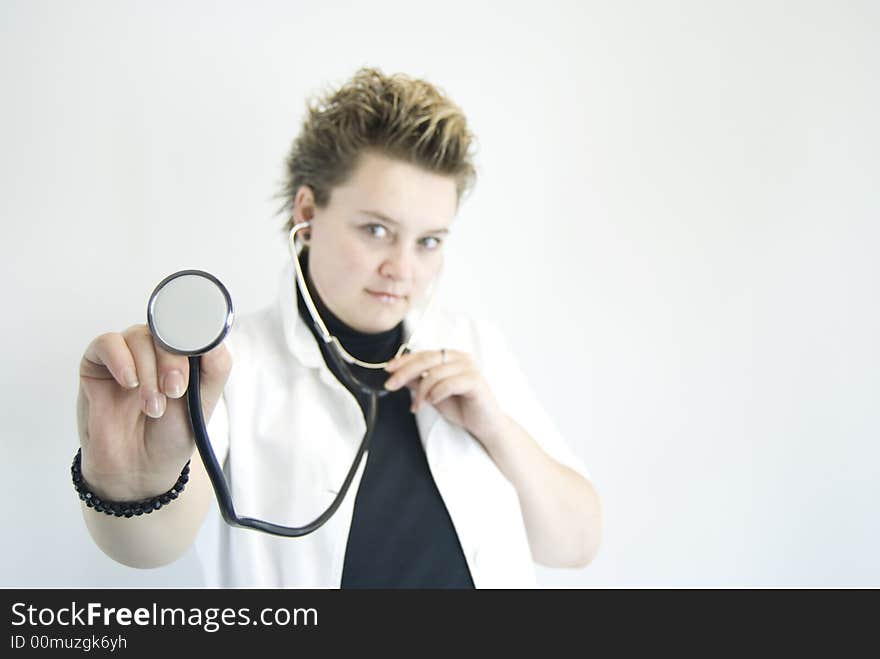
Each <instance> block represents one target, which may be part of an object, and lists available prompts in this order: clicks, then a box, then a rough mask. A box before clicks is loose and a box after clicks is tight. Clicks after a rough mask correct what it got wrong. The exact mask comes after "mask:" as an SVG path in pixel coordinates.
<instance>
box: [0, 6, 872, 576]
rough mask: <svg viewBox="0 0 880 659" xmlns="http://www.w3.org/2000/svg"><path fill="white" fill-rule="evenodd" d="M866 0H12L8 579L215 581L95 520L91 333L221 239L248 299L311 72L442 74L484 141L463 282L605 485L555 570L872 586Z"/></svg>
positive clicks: (3, 70)
mask: <svg viewBox="0 0 880 659" xmlns="http://www.w3.org/2000/svg"><path fill="white" fill-rule="evenodd" d="M878 32H880V10H878V5H877V4H876V3H871V2H861V3H860V2H846V3H841V2H832V1H828V2H779V1H767V0H764V1H761V2H742V1H737V2H734V1H731V2H698V1H693V2H649V1H644V2H584V1H583V0H577V1H570V2H549V1H548V2H542V3H534V2H497V3H485V2H484V3H480V2H474V1H473V0H468V1H467V2H461V1H458V0H450V1H445V2H442V3H430V4H427V3H426V4H424V5H421V4H420V3H413V2H409V1H406V2H405V1H399V2H393V1H386V2H383V1H373V2H369V3H356V2H351V3H345V2H328V1H324V2H320V3H315V2H274V3H273V2H237V3H233V2H115V1H114V2H110V1H107V2H39V1H10V0H0V94H2V102H0V212H2V228H3V233H2V241H0V250H2V253H0V254H2V259H0V264H2V266H0V267H2V269H3V272H2V275H3V276H2V291H0V293H2V301H3V307H4V311H3V314H2V330H0V331H2V348H3V368H2V372H0V411H2V426H0V427H2V442H3V444H2V448H3V455H4V457H3V460H2V462H0V482H2V484H3V490H2V494H3V500H2V506H0V508H2V513H0V514H2V520H0V521H2V526H3V536H4V541H3V542H2V543H0V585H2V586H141V585H143V586H147V585H149V586H175V585H183V586H198V585H200V584H201V576H200V575H199V572H198V564H197V562H196V560H195V557H194V555H193V553H192V552H190V553H188V554H186V555H185V556H184V557H183V558H182V559H181V560H180V561H178V562H177V563H175V564H173V565H171V566H169V567H167V568H162V569H158V570H152V571H138V570H133V569H130V568H126V567H123V566H121V565H117V564H115V563H114V562H112V561H111V560H110V559H108V558H106V557H105V556H104V555H103V554H102V553H101V552H100V551H99V550H98V549H97V548H96V547H95V546H94V545H93V544H92V542H91V540H90V538H89V536H88V533H87V531H86V529H85V526H84V524H83V522H82V518H81V515H80V512H79V505H78V500H77V498H76V495H75V493H74V491H73V487H72V485H71V483H70V478H69V464H70V460H71V458H72V456H73V454H74V452H75V450H76V447H77V446H78V438H77V434H76V420H75V399H76V391H77V369H78V364H79V360H80V357H81V355H82V352H83V350H84V349H85V347H86V345H87V344H88V343H89V341H90V340H91V339H92V338H93V337H95V336H97V335H98V334H100V333H103V332H105V331H111V330H112V331H122V330H123V329H125V328H126V327H128V326H129V325H131V324H134V323H143V322H145V309H146V300H147V297H148V295H149V293H150V291H152V289H153V287H154V286H155V284H156V283H157V282H158V281H159V280H161V279H162V278H163V277H164V276H166V275H167V274H170V273H171V272H174V271H176V270H180V269H183V268H202V269H205V270H208V271H211V272H214V273H215V274H217V275H218V276H219V277H220V278H221V279H222V280H223V281H224V282H225V283H226V284H227V286H228V287H229V288H230V290H231V292H232V295H233V299H234V300H235V303H236V308H237V310H239V311H240V312H248V311H253V310H256V309H258V308H260V307H262V306H263V305H265V304H268V303H269V302H270V301H271V299H272V297H273V296H274V294H275V286H276V280H277V276H278V272H279V269H280V268H281V267H282V265H283V263H284V261H285V259H286V258H287V254H286V251H285V246H284V242H283V237H282V234H281V233H280V231H279V228H280V226H281V224H282V222H283V218H280V217H277V216H275V215H274V213H275V211H276V210H277V207H278V200H277V199H274V198H273V195H274V194H275V193H276V191H277V190H278V184H279V182H280V180H281V176H282V167H283V160H284V157H285V154H286V152H287V149H288V147H289V145H290V143H291V141H292V140H293V138H294V137H295V135H296V133H297V131H298V129H299V123H300V121H301V118H302V115H303V109H304V107H305V99H306V98H307V97H308V96H310V95H312V94H314V93H316V92H319V91H321V90H323V89H324V88H326V87H327V86H328V85H338V84H341V83H342V82H344V81H345V80H346V79H347V78H348V77H349V76H350V75H351V74H352V73H354V71H355V70H356V69H357V68H358V67H359V66H362V65H373V66H378V67H380V68H382V69H383V70H384V71H385V72H387V73H393V72H396V71H402V72H406V73H409V74H410V75H414V76H417V77H425V78H427V79H428V80H430V81H431V82H433V83H434V84H436V85H437V86H438V87H440V88H442V89H443V90H445V91H446V92H447V93H448V94H449V95H450V96H451V97H452V98H453V100H455V101H456V102H457V103H458V104H459V105H460V106H461V107H462V109H463V110H464V111H465V113H466V114H467V116H468V117H469V120H470V122H471V124H472V127H473V130H474V132H475V133H476V134H477V136H478V138H479V152H478V167H479V175H480V179H479V182H478V184H477V188H476V190H475V192H474V194H473V195H472V197H470V198H469V199H468V200H467V201H466V202H465V204H464V206H463V208H462V210H461V212H460V215H459V218H458V219H457V222H456V225H455V231H454V234H455V235H454V238H453V240H452V242H451V244H450V245H449V247H448V249H449V259H448V261H447V274H448V280H447V292H451V294H452V295H453V296H454V297H455V298H456V299H457V301H458V302H459V303H460V304H461V305H462V306H463V307H465V308H466V309H467V308H476V309H479V310H480V311H483V312H485V313H486V314H487V315H489V316H491V317H493V318H494V319H495V320H496V321H497V322H498V323H499V324H500V325H501V327H502V328H503V329H504V330H505V332H506V334H507V337H508V340H509V342H510V343H511V344H512V345H513V347H514V348H516V349H517V351H518V353H519V355H520V356H521V359H522V366H523V368H524V370H525V371H526V373H527V374H528V375H529V376H530V377H531V379H532V380H533V382H534V387H535V391H536V392H537V394H538V396H539V398H540V400H541V401H542V402H543V403H544V405H545V406H546V407H547V408H548V410H549V411H550V412H551V413H552V414H553V416H554V417H555V418H556V419H557V421H558V425H559V427H560V429H561V430H562V431H563V433H564V434H565V435H566V436H567V438H568V439H569V441H570V443H571V445H572V447H573V448H574V450H575V451H576V452H577V453H578V455H580V456H581V457H582V458H583V459H584V461H585V462H586V464H587V466H588V468H589V469H590V471H591V473H592V475H593V476H594V479H595V483H596V485H597V487H598V489H599V491H600V493H601V495H602V500H603V503H604V511H605V536H604V543H603V545H602V548H601V551H600V555H599V556H598V558H597V559H596V560H595V562H594V563H593V564H591V565H590V566H589V567H587V568H586V569H583V570H549V569H543V568H542V569H540V570H539V579H540V583H541V584H542V585H545V586H580V587H639V586H649V587H654V586H673V587H685V586H731V587H740V586H866V585H873V586H878V585H880V562H878V560H877V556H878V554H880V515H878V502H880V485H878V462H880V449H878V442H877V440H878V431H880V412H878V394H880V386H878V384H880V375H878V372H880V369H878V366H880V359H878V357H880V351H878V348H877V337H878V329H880V312H878V293H880V291H878V275H880V268H878V265H877V262H878V258H877V253H878V251H880V223H878V210H880V200H878V191H877V180H878V175H880V167H878V151H880V139H878V137H880V130H878V122H877V117H878V116H880V102H878V101H880V93H878V84H877V80H878V79H880V70H878V69H880V48H878V45H877V43H878V40H877V34H878Z"/></svg>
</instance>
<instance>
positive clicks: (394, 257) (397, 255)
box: [379, 247, 413, 281]
mask: <svg viewBox="0 0 880 659" xmlns="http://www.w3.org/2000/svg"><path fill="white" fill-rule="evenodd" d="M379 274H380V275H382V276H383V277H385V278H387V279H392V280H394V281H409V280H411V279H412V275H413V260H412V255H410V253H409V251H408V250H407V249H406V248H405V247H397V248H395V249H393V250H392V251H391V252H389V253H388V255H387V256H386V257H385V259H384V260H383V261H382V265H380V266H379Z"/></svg>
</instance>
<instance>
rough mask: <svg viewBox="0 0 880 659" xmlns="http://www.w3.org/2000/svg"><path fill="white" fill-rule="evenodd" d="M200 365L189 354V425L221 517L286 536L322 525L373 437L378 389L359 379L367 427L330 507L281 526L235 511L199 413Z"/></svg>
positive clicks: (231, 521)
mask: <svg viewBox="0 0 880 659" xmlns="http://www.w3.org/2000/svg"><path fill="white" fill-rule="evenodd" d="M330 352H331V353H333V354H334V357H335V358H336V359H340V358H339V357H338V356H337V355H336V354H335V352H334V351H333V350H331V351H330ZM200 368H201V358H200V357H199V356H198V355H195V356H190V357H189V388H188V389H187V394H186V402H187V406H188V407H189V418H190V426H191V427H192V431H193V435H194V436H195V442H196V448H197V449H198V451H199V455H200V456H201V458H202V463H203V464H204V465H205V471H207V472H208V478H210V480H211V486H212V487H213V488H214V494H215V495H216V497H217V504H218V506H219V507H220V514H221V516H222V517H223V519H224V521H226V523H227V524H229V525H231V526H237V527H239V528H246V529H256V530H258V531H264V532H265V533H271V534H272V535H279V536H284V537H287V538H296V537H300V536H304V535H307V534H309V533H312V532H313V531H316V530H317V529H319V528H320V527H321V526H323V524H324V523H325V522H326V521H327V520H328V519H330V517H332V516H333V513H335V512H336V509H337V508H339V505H340V504H341V503H342V499H343V498H344V497H345V493H346V492H348V488H349V486H350V485H351V482H352V480H353V479H354V475H355V473H357V470H358V467H359V466H360V464H361V461H362V460H363V456H364V454H365V453H366V452H367V450H368V449H369V446H370V440H371V439H372V436H373V431H374V429H375V427H376V415H377V412H378V407H379V401H378V398H379V393H378V392H376V391H375V390H373V389H370V388H369V387H366V386H364V385H362V383H359V384H361V385H362V387H361V390H362V391H364V392H365V393H368V394H370V402H369V404H368V406H367V419H366V421H367V431H366V432H365V433H364V438H363V440H361V445H360V447H359V448H358V451H357V455H356V456H355V458H354V462H352V464H351V468H350V469H349V470H348V474H347V475H346V477H345V481H344V482H343V484H342V487H341V488H340V490H339V493H338V494H337V495H336V498H334V499H333V502H332V503H331V504H330V507H329V508H327V510H325V511H324V512H323V513H322V514H321V515H320V516H319V517H318V518H317V519H315V520H314V521H313V522H310V523H309V524H306V525H305V526H299V527H292V526H281V525H279V524H272V523H271V522H265V521H263V520H259V519H253V518H251V517H239V516H238V515H237V514H236V513H235V507H234V506H233V504H232V495H231V494H230V492H229V486H228V484H227V483H226V476H225V475H224V473H223V469H222V468H221V467H220V464H219V463H218V462H217V456H216V455H214V449H213V448H212V447H211V442H210V440H209V439H208V431H207V429H206V428H205V417H204V415H203V414H202V396H201V386H200V379H199V375H200V370H199V369H200Z"/></svg>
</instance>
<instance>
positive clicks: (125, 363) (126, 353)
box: [79, 333, 138, 389]
mask: <svg viewBox="0 0 880 659" xmlns="http://www.w3.org/2000/svg"><path fill="white" fill-rule="evenodd" d="M79 374H80V376H81V377H85V378H94V379H99V380H106V379H108V377H112V378H113V379H114V380H116V382H118V383H119V386H121V387H123V388H125V389H134V388H135V387H137V386H138V379H137V368H136V366H135V363H134V357H133V356H132V354H131V351H130V350H129V349H128V345H127V344H126V343H125V339H124V338H123V337H122V335H121V334H116V333H107V334H102V335H101V336H99V337H97V338H96V339H95V340H93V341H92V342H91V343H90V344H89V345H88V347H87V348H86V351H85V353H84V354H83V358H82V361H81V362H80V367H79Z"/></svg>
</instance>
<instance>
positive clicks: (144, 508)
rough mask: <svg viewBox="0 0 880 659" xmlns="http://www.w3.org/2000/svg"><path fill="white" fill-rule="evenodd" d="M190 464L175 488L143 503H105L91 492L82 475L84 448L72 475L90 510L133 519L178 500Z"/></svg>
mask: <svg viewBox="0 0 880 659" xmlns="http://www.w3.org/2000/svg"><path fill="white" fill-rule="evenodd" d="M189 463H190V461H189V460H187V461H186V465H184V467H183V471H181V472H180V478H178V479H177V482H176V483H175V484H174V487H172V488H171V489H170V490H168V491H167V492H166V493H165V494H160V495H159V496H155V497H152V498H150V499H143V500H141V501H105V500H104V499H101V498H100V497H98V495H97V494H95V493H94V492H92V491H90V490H89V488H88V485H86V482H85V481H84V480H83V475H82V448H80V449H79V450H77V452H76V455H75V456H73V464H72V465H71V467H70V474H71V476H72V477H73V486H74V487H75V488H76V491H77V492H78V493H79V498H80V499H82V500H83V501H85V502H86V505H87V506H88V507H89V508H93V509H94V510H95V511H96V512H99V513H105V514H107V515H113V516H114V517H133V516H135V515H149V514H150V513H151V512H153V511H154V510H159V508H161V507H162V506H164V505H165V504H167V503H170V502H171V501H173V500H174V499H176V498H177V497H178V495H179V494H180V493H181V492H183V490H184V488H185V487H186V483H187V481H188V480H189Z"/></svg>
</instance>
